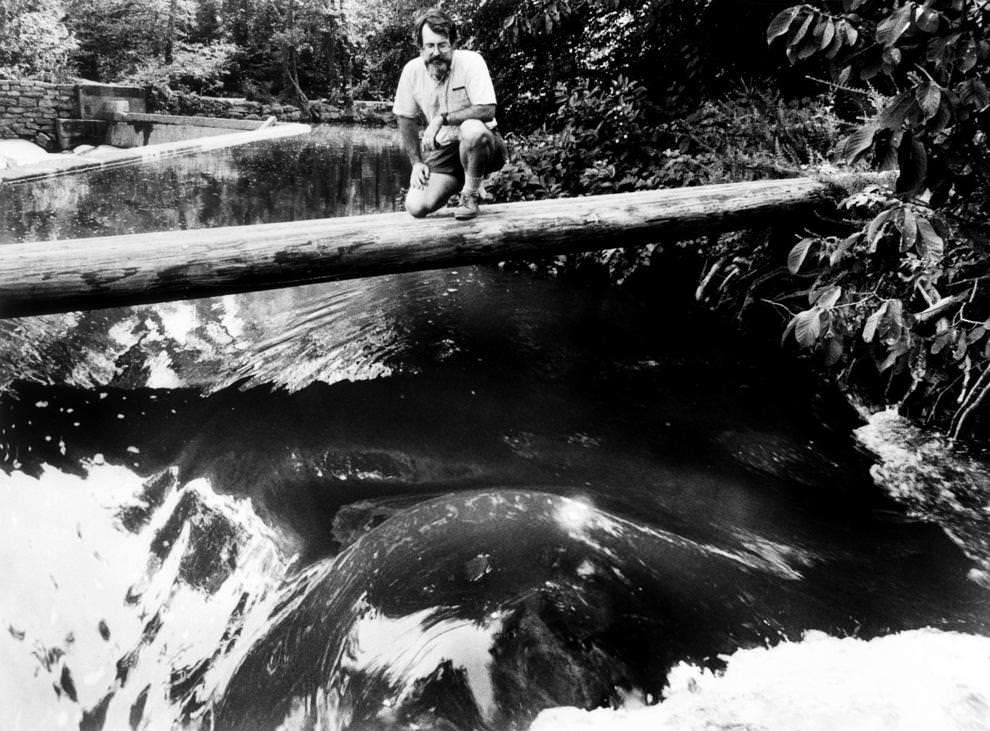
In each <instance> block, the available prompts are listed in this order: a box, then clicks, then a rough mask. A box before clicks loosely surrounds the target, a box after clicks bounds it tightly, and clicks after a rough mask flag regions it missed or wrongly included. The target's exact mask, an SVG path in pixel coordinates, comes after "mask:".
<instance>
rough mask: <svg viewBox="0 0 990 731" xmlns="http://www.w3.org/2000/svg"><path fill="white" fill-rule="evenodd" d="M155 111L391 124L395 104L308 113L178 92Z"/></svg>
mask: <svg viewBox="0 0 990 731" xmlns="http://www.w3.org/2000/svg"><path fill="white" fill-rule="evenodd" d="M152 106H153V107H154V109H153V110H152V111H155V112H158V113H161V114H178V115H184V116H203V117H224V118H226V119H267V118H268V117H275V118H276V119H278V120H279V121H281V122H304V123H310V122H314V123H315V122H326V123H331V122H338V123H349V122H350V123H360V124H389V123H390V122H392V121H393V116H392V103H391V102H374V101H355V102H353V103H352V104H350V105H349V106H346V107H343V106H336V105H333V104H330V103H329V102H325V101H316V102H312V103H311V104H310V106H309V109H308V110H307V111H305V112H304V111H303V110H301V109H299V107H296V106H293V105H291V104H280V103H278V102H271V103H266V102H258V101H249V100H247V99H243V98H240V99H237V98H228V97H210V96H196V95H195V94H184V93H181V92H175V93H172V94H170V95H169V97H168V98H167V99H157V100H153V102H152Z"/></svg>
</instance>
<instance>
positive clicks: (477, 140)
mask: <svg viewBox="0 0 990 731" xmlns="http://www.w3.org/2000/svg"><path fill="white" fill-rule="evenodd" d="M492 139H493V136H492V131H491V130H490V129H488V126H487V125H486V124H485V123H484V122H482V121H481V120H480V119H467V120H465V121H463V122H461V146H462V147H467V148H468V149H477V148H478V147H481V146H483V145H487V146H489V147H490V146H491V140H492Z"/></svg>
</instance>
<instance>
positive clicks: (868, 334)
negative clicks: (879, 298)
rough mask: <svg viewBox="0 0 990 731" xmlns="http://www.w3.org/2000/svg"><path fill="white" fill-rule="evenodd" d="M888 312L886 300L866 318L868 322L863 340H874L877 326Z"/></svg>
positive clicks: (864, 328) (869, 341)
mask: <svg viewBox="0 0 990 731" xmlns="http://www.w3.org/2000/svg"><path fill="white" fill-rule="evenodd" d="M886 313H887V303H886V302H884V303H883V304H882V305H880V307H879V309H877V311H876V312H874V313H873V314H872V315H870V316H869V317H867V318H866V324H865V325H864V326H863V340H865V341H866V342H867V343H871V342H873V337H874V336H875V335H876V332H877V326H878V325H879V324H880V318H882V317H883V316H884V315H885V314H886Z"/></svg>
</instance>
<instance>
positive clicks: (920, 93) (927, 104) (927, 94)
mask: <svg viewBox="0 0 990 731" xmlns="http://www.w3.org/2000/svg"><path fill="white" fill-rule="evenodd" d="M915 98H916V99H917V100H918V106H919V107H921V113H922V120H921V121H922V122H927V121H928V120H929V119H931V118H932V117H934V116H935V113H936V112H938V107H939V104H941V102H942V90H941V89H940V88H939V87H938V85H937V84H934V83H932V82H931V81H926V82H925V83H924V84H922V85H921V86H919V87H918V88H917V90H916V91H915Z"/></svg>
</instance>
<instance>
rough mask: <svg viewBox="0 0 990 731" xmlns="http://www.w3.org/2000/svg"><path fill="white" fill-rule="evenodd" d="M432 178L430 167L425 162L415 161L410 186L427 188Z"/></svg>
mask: <svg viewBox="0 0 990 731" xmlns="http://www.w3.org/2000/svg"><path fill="white" fill-rule="evenodd" d="M429 180H430V168H429V167H428V166H427V164H426V163H425V162H414V163H413V166H412V175H410V176H409V187H410V188H425V187H426V184H427V183H428V182H429Z"/></svg>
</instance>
